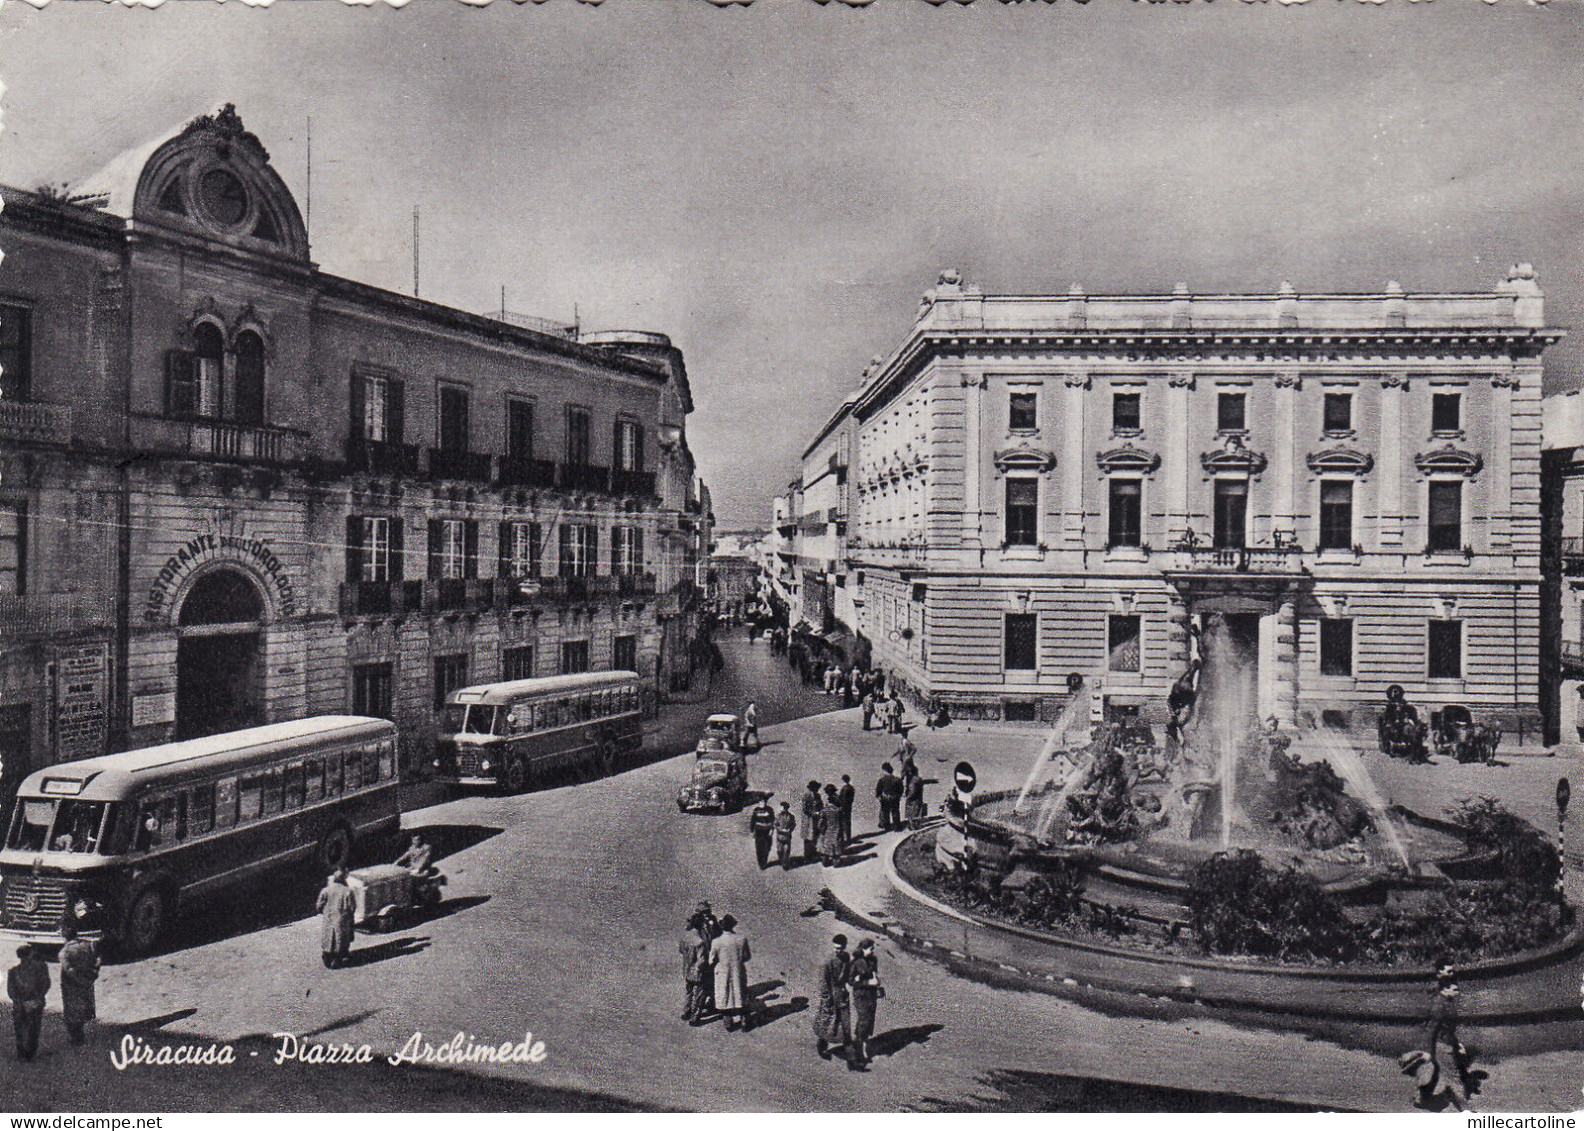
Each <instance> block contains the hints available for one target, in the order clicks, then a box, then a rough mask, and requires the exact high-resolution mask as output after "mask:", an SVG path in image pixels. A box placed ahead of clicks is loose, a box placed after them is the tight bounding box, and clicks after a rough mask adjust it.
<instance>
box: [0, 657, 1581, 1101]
mask: <svg viewBox="0 0 1584 1131" xmlns="http://www.w3.org/2000/svg"><path fill="white" fill-rule="evenodd" d="M724 648H725V651H726V654H727V671H726V673H723V677H722V678H721V679H720V680H719V681H718V683H717V690H718V692H719V698H717V699H714V701H713V702H700V703H697V704H692V705H688V706H686V707H685V708H684V710H686V711H689V712H693V711H697V712H700V713H707V711H708V709H710V708H712V707H717V706H718V707H720V708H722V709H738V708H740V706H741V700H743V699H745V697H747V696H750V695H751V696H754V697H756V699H757V701H758V703H759V709H760V711H761V718H762V719H764V720H765V729H766V731H767V733H766V734H765V745H764V749H763V751H762V753H760V754H758V755H756V756H753V757H751V758H750V760H749V762H750V769H749V775H750V784H751V786H752V787H753V788H755V789H768V790H772V791H773V793H774V796H775V798H776V799H778V800H779V799H780V798H783V797H787V798H794V799H795V797H796V795H797V791H798V790H799V788H800V787H801V786H802V784H803V783H805V782H806V781H807V780H808V779H809V778H810V777H817V778H819V779H820V780H822V781H827V780H838V779H839V775H840V774H841V773H844V772H845V773H850V774H851V775H852V777H853V781H854V784H855V785H856V786H857V787H858V791H859V794H858V796H859V800H858V806H857V810H856V813H855V829H856V831H857V832H859V833H860V834H862V833H863V832H864V831H865V830H867V829H872V828H873V821H874V802H873V798H872V792H871V791H872V789H873V781H874V778H875V775H876V773H877V770H878V766H879V763H880V762H881V761H882V760H884V759H885V758H887V757H889V755H890V753H891V751H892V750H893V749H894V748H895V741H896V740H895V739H894V738H892V737H890V736H886V735H883V734H880V733H878V732H874V733H869V734H865V733H863V732H862V731H861V730H860V729H859V727H858V724H857V719H856V712H847V713H840V714H832V713H823V714H812V713H810V712H816V711H819V710H820V708H822V707H824V706H825V705H826V703H825V697H824V696H823V695H822V694H819V693H811V692H808V691H805V690H804V689H803V688H801V687H800V686H797V685H796V681H795V677H793V676H791V675H790V673H789V672H788V671H787V669H786V667H785V665H784V664H783V663H782V662H781V661H780V660H779V659H775V658H772V657H771V656H770V653H769V648H768V646H767V644H765V643H764V642H763V641H761V642H759V643H757V644H754V645H749V644H748V643H747V642H746V639H745V638H743V637H740V636H734V637H732V638H731V639H729V640H727V641H726V642H725V644H724ZM832 702H834V700H833V701H832ZM776 720H784V721H780V722H779V724H777V722H776ZM668 724H669V720H668ZM665 729H671V728H670V727H669V725H668V727H667V728H665ZM948 733H949V737H947V736H935V735H930V734H922V735H920V736H919V738H918V743H919V746H920V748H921V757H920V764H921V767H922V768H923V770H924V773H925V776H926V777H940V776H944V774H943V773H942V772H941V771H940V767H941V766H942V765H943V764H945V765H949V761H943V760H946V759H949V758H955V757H958V756H961V754H962V752H965V751H968V750H971V749H972V748H973V747H974V745H975V744H976V743H981V742H982V743H994V744H996V745H997V746H998V747H999V748H1002V749H1004V750H1005V752H1006V759H1007V762H1008V764H1009V765H1010V764H1026V762H1027V759H1028V757H1029V756H1031V755H1032V753H1033V752H1034V750H1035V749H1037V747H1038V743H1039V738H1038V736H1037V735H1035V734H1033V733H1032V732H1028V733H1017V732H1004V733H999V734H997V733H994V732H985V733H983V734H982V735H981V734H979V733H970V732H967V730H966V728H953V730H952V731H951V732H948ZM948 743H949V744H950V745H949V746H948V745H947V744H948ZM948 751H949V752H948ZM688 763H689V760H688V758H687V757H686V756H685V755H679V756H676V757H672V758H667V759H660V760H657V761H653V762H649V763H648V764H645V765H641V766H638V767H636V768H634V769H631V770H628V771H626V772H623V773H620V774H617V775H616V776H613V777H611V778H607V779H604V780H600V781H596V782H591V783H587V784H582V785H576V786H567V787H564V788H558V789H551V790H545V791H541V792H536V793H530V794H525V795H523V796H518V797H494V796H482V795H468V796H461V797H458V798H455V799H453V800H450V801H447V802H445V803H444V804H441V805H437V806H434V807H432V808H428V809H424V810H420V811H416V812H412V813H409V814H408V815H407V817H406V821H405V823H406V825H407V826H408V827H409V828H413V829H416V830H419V831H422V832H423V833H424V834H425V835H426V836H427V837H429V838H430V839H431V841H432V843H434V844H435V845H436V847H437V849H438V850H439V852H440V853H441V854H442V856H443V858H442V859H441V860H440V861H439V863H440V866H441V867H442V868H443V869H444V871H445V872H446V873H447V875H448V877H449V881H450V884H449V887H448V889H447V890H448V898H447V902H446V903H445V904H444V905H443V907H442V909H441V914H439V915H438V917H435V918H432V919H431V920H429V921H427V922H423V923H421V924H419V925H417V926H415V927H412V928H410V929H407V930H402V931H398V932H397V933H395V934H393V935H391V936H388V937H381V936H372V937H370V936H364V935H360V936H359V937H358V940H357V943H356V945H355V948H354V959H355V961H354V964H353V965H352V967H351V968H348V969H342V970H335V971H331V970H326V969H324V968H323V967H322V966H321V964H320V962H319V953H318V950H319V947H318V941H319V922H318V920H317V918H316V917H314V916H313V915H312V902H311V900H312V893H311V891H309V890H307V888H308V885H306V884H303V885H298V887H297V888H294V889H292V894H291V895H290V896H289V897H282V896H277V897H275V898H274V899H273V900H272V899H270V898H268V897H266V898H264V899H262V900H261V899H259V898H257V895H256V893H255V896H254V898H252V899H251V900H245V901H242V902H243V904H244V905H245V906H241V907H239V908H236V909H232V908H227V909H225V910H224V911H223V912H221V913H219V914H217V915H215V916H211V917H209V919H208V920H206V921H211V920H212V921H217V922H226V921H228V926H227V927H226V928H224V929H219V928H216V929H213V930H210V929H206V928H205V927H204V926H203V924H202V923H193V924H189V925H188V926H186V927H185V928H184V929H183V932H182V933H181V934H180V936H179V937H178V938H177V939H175V940H174V941H173V943H172V945H171V947H170V948H169V949H168V950H167V951H166V952H165V953H162V954H159V955H156V956H153V957H150V958H147V959H144V960H142V961H138V962H134V963H130V964H126V965H115V966H107V967H106V969H105V971H104V974H103V977H102V980H101V989H100V1014H101V1018H102V1022H103V1023H102V1024H101V1026H100V1027H99V1030H98V1032H97V1033H96V1034H95V1036H94V1038H93V1041H92V1043H91V1045H90V1047H89V1048H88V1049H87V1050H83V1051H75V1050H72V1049H70V1048H69V1047H68V1046H67V1045H66V1043H65V1040H64V1034H63V1032H62V1030H61V1027H60V1021H59V1018H58V1016H56V1015H55V1014H54V1013H53V1012H52V1013H51V1014H50V1015H49V1016H48V1017H47V1018H46V1023H45V1033H46V1037H45V1042H44V1048H43V1050H42V1051H41V1054H40V1057H39V1060H38V1061H37V1062H36V1063H34V1064H32V1065H12V1064H11V1063H10V1062H9V1061H7V1062H6V1070H7V1073H8V1075H9V1076H10V1080H8V1082H7V1088H8V1095H7V1103H6V1105H5V1106H7V1107H9V1108H13V1109H16V1110H27V1109H29V1108H36V1109H44V1108H51V1109H55V1110H61V1109H68V1108H71V1107H74V1106H77V1107H99V1106H102V1105H103V1099H102V1097H103V1095H104V1094H105V1092H104V1089H105V1088H106V1087H113V1088H114V1089H115V1092H114V1094H115V1095H116V1097H117V1106H118V1107H121V1108H124V1109H126V1108H133V1107H137V1106H139V1104H138V1100H137V1099H136V1098H135V1097H137V1096H142V1097H144V1105H143V1106H146V1107H150V1108H154V1109H183V1108H189V1107H190V1108H200V1109H214V1108H221V1109H232V1108H234V1109H258V1108H267V1109H283V1108H292V1107H300V1108H304V1109H314V1108H321V1109H330V1110H334V1109H361V1110H370V1109H432V1108H446V1109H456V1108H457V1107H459V1106H463V1107H466V1106H469V1105H471V1104H475V1103H476V1104H478V1105H480V1106H481V1107H484V1108H488V1107H494V1108H497V1109H499V1108H511V1107H538V1108H545V1109H564V1108H587V1107H594V1108H617V1107H621V1106H624V1105H628V1104H632V1105H638V1106H654V1107H675V1106H686V1107H689V1108H698V1109H704V1110H715V1109H723V1108H731V1109H754V1110H757V1109H764V1110H829V1109H834V1110H896V1109H918V1108H937V1107H944V1108H952V1109H956V1108H984V1109H1025V1110H1027V1109H1040V1108H1047V1109H1049V1108H1055V1109H1067V1110H1106V1109H1107V1107H1108V1105H1109V1106H1110V1107H1111V1108H1112V1109H1125V1110H1286V1109H1287V1106H1288V1105H1297V1106H1304V1107H1307V1106H1319V1107H1349V1108H1362V1109H1369V1110H1380V1111H1396V1110H1406V1104H1407V1101H1408V1099H1409V1093H1410V1087H1409V1086H1408V1084H1407V1083H1406V1082H1405V1081H1404V1080H1403V1078H1402V1077H1401V1076H1400V1075H1399V1074H1398V1072H1397V1069H1396V1065H1395V1063H1394V1062H1393V1060H1392V1058H1390V1057H1385V1056H1381V1055H1379V1054H1377V1053H1371V1052H1366V1051H1361V1050H1357V1049H1347V1048H1343V1047H1340V1046H1338V1045H1335V1044H1332V1043H1329V1042H1325V1041H1319V1040H1314V1039H1311V1038H1307V1037H1305V1036H1304V1035H1302V1034H1298V1033H1282V1032H1268V1031H1261V1030H1255V1029H1249V1028H1242V1027H1238V1026H1234V1025H1230V1024H1225V1023H1223V1022H1220V1021H1217V1020H1214V1019H1210V1018H1206V1017H1202V1016H1200V1017H1190V1018H1185V1019H1177V1020H1159V1019H1150V1018H1145V1017H1136V1016H1110V1015H1107V1014H1105V1013H1101V1012H1098V1011H1096V1010H1093V1009H1090V1008H1086V1007H1084V1006H1082V1005H1080V1004H1078V1003H1076V1002H1072V1001H1068V1000H1064V999H1062V998H1058V997H1053V996H1050V995H1047V994H1042V993H1031V992H1021V991H1017V990H1011V989H1004V988H997V987H995V986H991V985H986V984H982V983H980V982H974V981H967V980H962V979H957V978H954V977H952V976H951V975H950V974H949V973H948V972H947V971H946V970H944V969H943V968H942V967H940V966H938V965H935V964H933V963H930V962H925V961H921V960H918V959H915V958H913V957H911V956H908V955H906V954H901V953H899V952H897V951H896V949H895V948H894V947H893V946H891V945H890V943H889V942H886V941H882V943H881V946H880V961H881V977H882V980H883V981H884V983H885V985H886V987H887V990H888V993H887V997H886V998H885V1000H884V1001H883V1002H882V1003H881V1008H880V1013H879V1019H878V1022H877V1034H878V1037H877V1040H876V1049H877V1051H878V1052H879V1053H880V1055H879V1056H878V1057H877V1059H876V1060H875V1063H874V1065H873V1068H872V1070H871V1071H869V1072H867V1073H860V1072H854V1071H850V1070H849V1069H848V1067H847V1066H846V1065H845V1064H844V1063H843V1062H841V1061H840V1060H836V1061H832V1062H826V1061H821V1060H820V1059H818V1058H817V1057H816V1056H815V1055H814V1048H813V1037H812V1033H811V1031H810V1027H809V1024H810V1020H811V1017H812V1010H811V1004H810V998H811V997H812V996H813V992H814V987H815V978H816V972H817V969H818V966H819V963H820V961H821V960H822V958H823V957H824V955H825V953H826V952H827V949H828V947H829V942H830V936H831V934H832V933H833V932H834V931H837V930H845V931H847V933H848V934H853V933H854V932H853V931H852V929H851V928H845V927H843V926H841V925H839V924H838V923H837V922H836V921H835V919H834V918H833V916H832V915H831V914H829V913H826V912H822V911H821V910H820V890H821V888H822V887H823V886H824V884H825V882H826V881H825V879H824V876H825V874H826V873H825V871H824V869H823V868H821V867H820V866H818V865H812V866H799V867H797V868H795V869H794V870H792V871H791V872H790V873H783V872H782V871H781V870H780V869H779V868H772V869H771V870H769V871H767V872H760V871H759V870H758V869H757V868H756V866H755V864H754V861H753V852H752V844H751V841H750V839H749V837H748V835H747V829H746V820H747V818H746V814H742V813H739V814H732V815H727V816H720V817H712V816H682V815H680V814H679V813H678V811H677V808H676V805H675V802H674V798H675V792H676V789H677V787H678V786H679V785H681V784H682V782H683V781H684V779H685V776H686V774H687V772H688ZM937 788H938V787H937ZM936 796H938V794H937V793H933V792H932V794H931V797H932V799H933V798H934V797H936ZM860 852H861V849H860ZM282 887H283V888H284V887H285V885H282ZM699 899H708V900H710V901H711V903H712V904H713V906H714V909H715V911H716V913H717V914H723V913H727V912H729V913H731V914H733V915H735V916H736V917H737V918H738V919H739V921H740V922H741V923H742V924H743V926H744V929H745V933H746V935H747V937H748V938H749V940H750V942H751V945H752V949H753V960H752V962H751V963H750V967H749V969H750V982H751V986H752V990H753V992H754V993H755V994H757V995H758V996H759V998H760V1000H761V1001H762V1002H763V1004H764V1016H765V1018H766V1021H767V1023H766V1024H764V1025H763V1026H762V1027H760V1028H757V1029H755V1030H754V1031H752V1032H749V1033H745V1034H738V1033H730V1034H729V1033H726V1032H725V1031H724V1030H723V1029H722V1027H721V1025H720V1024H718V1023H715V1024H710V1025H706V1026H703V1027H699V1028H690V1027H689V1026H687V1025H685V1024H684V1023H682V1022H681V1021H680V1020H679V1019H678V1015H679V1014H680V1012H681V1009H682V984H681V976H680V975H681V969H680V960H679V957H678V954H677V937H678V935H679V933H680V931H681V929H682V921H683V919H684V917H685V915H686V914H687V912H688V911H689V910H690V909H691V908H692V907H693V905H694V904H695V903H696V902H697V901H698V900H699ZM237 911H245V912H247V913H248V914H249V915H251V918H250V919H248V918H241V919H238V920H232V919H231V918H230V917H231V916H233V915H234V914H236V912H237ZM54 1000H56V999H53V998H52V1002H53V1001H54ZM129 1026H136V1028H135V1030H133V1031H134V1032H135V1033H136V1035H137V1036H138V1037H139V1038H141V1039H142V1040H144V1041H147V1042H149V1043H151V1044H154V1045H159V1044H175V1043H188V1042H198V1043H201V1044H208V1043H209V1042H211V1041H221V1042H233V1043H235V1045H236V1048H237V1054H238V1057H239V1062H238V1063H237V1064H236V1065H234V1066H230V1067H218V1068H201V1069H192V1068H175V1067H158V1066H141V1065H140V1066H134V1067H130V1068H127V1069H126V1070H125V1071H118V1070H116V1069H115V1068H113V1067H112V1065H111V1063H110V1053H111V1052H112V1051H113V1049H115V1048H118V1047H119V1042H120V1041H121V1039H122V1036H123V1034H125V1033H126V1032H128V1028H127V1027H129ZM459 1031H461V1032H464V1033H466V1034H469V1035H470V1036H471V1037H472V1038H474V1039H476V1040H477V1041H478V1042H479V1043H480V1044H498V1043H500V1042H503V1041H521V1040H523V1038H524V1034H525V1033H527V1032H531V1033H532V1034H533V1039H534V1040H541V1041H543V1042H544V1046H545V1057H544V1060H543V1061H542V1062H541V1063H537V1064H511V1065H476V1066H469V1071H470V1072H477V1073H480V1074H483V1075H487V1076H489V1077H490V1078H491V1081H490V1082H489V1083H488V1084H487V1085H485V1084H482V1083H480V1082H478V1081H477V1078H476V1077H475V1076H472V1075H467V1074H459V1070H443V1071H436V1070H434V1069H429V1068H414V1067H412V1066H405V1067H400V1068H391V1067H390V1066H388V1065H387V1064H385V1063H384V1062H383V1061H381V1060H376V1062H375V1063H374V1064H372V1065H366V1066H364V1065H352V1066H342V1065H336V1066H326V1067H309V1066H303V1065H294V1064H290V1063H288V1064H286V1065H281V1066H277V1065H276V1064H275V1063H274V1061H273V1053H274V1050H275V1048H276V1044H275V1043H274V1041H273V1040H272V1039H271V1034H272V1033H276V1032H284V1033H292V1034H296V1035H298V1036H299V1037H300V1038H302V1039H304V1040H318V1041H331V1042H335V1043H338V1044H339V1043H341V1042H348V1043H350V1044H352V1045H360V1044H365V1043H366V1044H368V1045H370V1046H371V1047H372V1049H373V1050H374V1052H375V1053H376V1054H389V1053H394V1052H396V1051H397V1050H399V1049H400V1048H402V1046H403V1045H404V1044H405V1043H406V1042H407V1041H408V1040H409V1038H411V1037H412V1035H413V1034H414V1033H415V1032H420V1033H421V1034H422V1039H423V1040H427V1041H432V1042H433V1043H435V1044H437V1045H438V1044H440V1043H442V1042H444V1041H447V1040H450V1039H451V1038H452V1037H453V1035H454V1034H456V1033H457V1032H459ZM255 1054H256V1055H255ZM1553 1074H1554V1075H1556V1076H1557V1079H1556V1081H1555V1082H1554V1083H1553V1084H1551V1085H1549V1086H1548V1088H1547V1090H1545V1091H1544V1092H1542V1093H1541V1094H1527V1095H1526V1096H1525V1099H1526V1100H1527V1102H1528V1103H1530V1104H1534V1105H1539V1106H1541V1107H1556V1108H1562V1107H1565V1106H1569V1105H1570V1104H1571V1102H1572V1100H1571V1098H1570V1097H1574V1096H1576V1095H1577V1082H1576V1081H1574V1080H1572V1079H1571V1077H1568V1078H1566V1079H1563V1078H1562V1075H1563V1074H1562V1073H1561V1072H1559V1071H1555V1070H1553ZM1542 1078H1543V1076H1542ZM13 1081H14V1083H15V1091H14V1092H13V1091H11V1090H10V1089H11V1084H12V1082H13ZM1532 1083H1533V1081H1530V1084H1532ZM1492 1090H1493V1091H1494V1090H1496V1089H1494V1088H1493V1089H1492Z"/></svg>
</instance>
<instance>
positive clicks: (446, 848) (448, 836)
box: [401, 825, 502, 860]
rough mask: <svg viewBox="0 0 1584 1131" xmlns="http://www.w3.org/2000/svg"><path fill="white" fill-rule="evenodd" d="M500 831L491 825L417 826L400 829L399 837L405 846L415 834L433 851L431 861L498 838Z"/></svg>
mask: <svg viewBox="0 0 1584 1131" xmlns="http://www.w3.org/2000/svg"><path fill="white" fill-rule="evenodd" d="M501 831H502V830H500V829H498V828H496V827H494V826H493V825H417V826H414V827H413V828H407V829H402V831H401V835H402V843H403V844H406V843H407V840H408V838H410V837H411V836H412V834H414V833H417V834H418V835H419V836H421V837H423V838H424V840H425V841H426V842H427V843H428V845H429V847H430V848H432V849H434V856H433V859H435V860H444V859H445V858H446V857H447V856H455V855H456V854H457V853H458V852H466V851H467V850H468V849H470V848H472V847H473V846H474V845H475V844H482V843H483V842H484V841H486V840H489V839H490V838H491V837H495V836H499V835H500V834H501Z"/></svg>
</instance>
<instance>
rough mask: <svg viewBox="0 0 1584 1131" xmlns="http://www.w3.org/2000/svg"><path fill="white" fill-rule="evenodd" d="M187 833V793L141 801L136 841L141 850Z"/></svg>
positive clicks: (172, 840) (176, 839)
mask: <svg viewBox="0 0 1584 1131" xmlns="http://www.w3.org/2000/svg"><path fill="white" fill-rule="evenodd" d="M186 835H187V795H186V794H185V793H178V794H176V795H175V796H174V797H157V798H154V799H152V800H150V801H145V802H144V803H143V811H142V815H141V817H140V818H139V820H138V843H137V846H138V848H139V849H140V850H142V851H145V852H146V851H148V850H149V849H151V848H159V847H160V846H161V845H163V844H169V843H172V842H174V841H179V840H181V839H182V838H183V837H184V836H186Z"/></svg>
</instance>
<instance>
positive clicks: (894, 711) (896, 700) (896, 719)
mask: <svg viewBox="0 0 1584 1131" xmlns="http://www.w3.org/2000/svg"><path fill="white" fill-rule="evenodd" d="M890 706H891V733H892V734H906V733H907V732H906V731H904V730H903V729H902V716H903V714H905V711H904V710H903V707H902V696H901V695H900V694H898V693H897V692H895V691H893V692H891V704H890Z"/></svg>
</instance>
